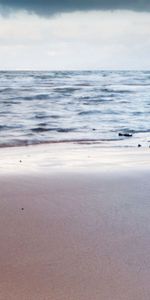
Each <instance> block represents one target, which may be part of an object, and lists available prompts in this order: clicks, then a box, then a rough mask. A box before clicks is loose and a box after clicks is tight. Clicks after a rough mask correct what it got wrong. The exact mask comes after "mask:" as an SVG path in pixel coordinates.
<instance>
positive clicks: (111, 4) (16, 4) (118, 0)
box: [0, 0, 150, 15]
mask: <svg viewBox="0 0 150 300" xmlns="http://www.w3.org/2000/svg"><path fill="white" fill-rule="evenodd" d="M0 5H1V10H3V11H11V10H26V11H29V12H34V13H37V14H41V15H48V14H53V13H59V12H67V11H77V10H96V9H97V10H98V9H100V10H115V9H129V10H135V11H150V0H0Z"/></svg>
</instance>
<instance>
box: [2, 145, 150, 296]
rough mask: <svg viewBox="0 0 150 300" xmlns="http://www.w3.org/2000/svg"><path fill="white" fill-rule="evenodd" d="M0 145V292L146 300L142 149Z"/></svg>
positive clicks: (148, 260)
mask: <svg viewBox="0 0 150 300" xmlns="http://www.w3.org/2000/svg"><path fill="white" fill-rule="evenodd" d="M65 147H66V146H65V145H61V146H60V147H58V145H57V146H55V147H54V146H48V145H47V146H39V147H38V146H37V147H28V148H12V149H5V150H4V149H1V150H0V157H1V163H0V299H1V300H149V299H150V284H149V280H150V196H149V195H150V184H149V182H150V170H149V156H150V151H149V149H148V150H144V149H143V150H142V149H140V150H135V149H124V150H114V149H100V148H99V147H95V148H92V147H89V146H88V145H87V146H84V147H82V146H79V145H78V146H74V145H70V146H68V147H67V149H66V148H65Z"/></svg>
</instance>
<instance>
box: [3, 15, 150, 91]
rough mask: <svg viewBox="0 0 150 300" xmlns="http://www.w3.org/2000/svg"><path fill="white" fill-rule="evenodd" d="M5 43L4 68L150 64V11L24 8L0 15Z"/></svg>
mask: <svg viewBox="0 0 150 300" xmlns="http://www.w3.org/2000/svg"><path fill="white" fill-rule="evenodd" d="M0 45H1V46H0V69H1V70H10V69H11V70H15V69H24V70H25V69H26V70H29V69H30V70H33V69H35V70H73V69H76V70H80V69H81V70H83V69H88V70H92V69H96V70H101V69H109V70H110V69H113V70H119V69H121V70H122V69H126V70H129V69H130V70H131V69H132V70H133V69H136V70H138V69H139V70H142V69H143V70H144V69H145V70H146V69H147V70H150V60H149V53H150V14H149V13H138V12H129V11H114V12H101V11H97V12H74V13H70V14H69V13H66V14H61V15H58V16H56V17H52V18H41V17H39V16H36V15H30V14H24V13H21V14H20V13H19V14H16V16H15V17H14V15H11V16H10V17H9V18H5V17H0ZM143 91H144V90H143Z"/></svg>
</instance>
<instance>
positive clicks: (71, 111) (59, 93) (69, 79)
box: [0, 71, 150, 147]
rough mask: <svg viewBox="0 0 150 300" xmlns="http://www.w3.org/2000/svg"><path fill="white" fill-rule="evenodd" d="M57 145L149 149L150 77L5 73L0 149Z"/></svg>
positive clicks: (0, 81)
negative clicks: (47, 144)
mask: <svg viewBox="0 0 150 300" xmlns="http://www.w3.org/2000/svg"><path fill="white" fill-rule="evenodd" d="M119 133H121V134H122V135H119ZM128 134H130V135H132V136H126V135H128ZM53 142H77V143H89V144H97V143H98V144H100V145H102V146H103V145H105V146H109V145H110V146H117V147H118V146H119V147H122V146H123V147H125V146H133V147H137V145H138V144H141V145H142V146H146V147H149V145H150V72H148V71H73V72H72V71H69V72H68V71H65V72H62V71H60V72H51V71H50V72H48V71H46V72H42V71H34V72H32V71H25V72H23V71H7V72H5V71H1V72H0V147H6V146H20V145H30V144H39V143H53Z"/></svg>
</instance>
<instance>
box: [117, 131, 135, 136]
mask: <svg viewBox="0 0 150 300" xmlns="http://www.w3.org/2000/svg"><path fill="white" fill-rule="evenodd" d="M118 135H119V136H126V137H131V136H132V134H131V133H121V132H119V133H118Z"/></svg>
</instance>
